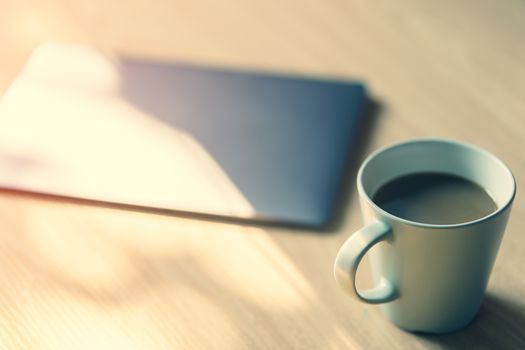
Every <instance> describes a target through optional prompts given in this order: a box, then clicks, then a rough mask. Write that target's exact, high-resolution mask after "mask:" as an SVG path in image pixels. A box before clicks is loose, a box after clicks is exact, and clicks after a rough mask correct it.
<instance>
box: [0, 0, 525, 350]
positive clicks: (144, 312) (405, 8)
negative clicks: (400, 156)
mask: <svg viewBox="0 0 525 350" xmlns="http://www.w3.org/2000/svg"><path fill="white" fill-rule="evenodd" d="M0 8H1V9H2V10H1V11H0V40H1V43H2V46H1V49H0V50H1V51H0V88H1V90H2V91H4V90H5V89H6V87H7V86H8V84H9V82H10V81H11V80H12V79H13V78H14V77H15V75H16V73H17V71H18V69H20V67H21V65H22V64H23V62H24V60H25V59H26V58H27V55H28V54H29V52H30V50H31V49H32V48H33V47H34V45H35V44H36V43H37V42H39V41H42V40H48V39H58V40H73V41H79V42H84V43H92V44H96V45H98V46H102V47H107V48H110V49H113V50H118V51H120V52H126V53H128V54H133V55H137V56H141V57H148V58H162V59H177V60H188V61H192V62H202V63H211V64H218V65H225V66H231V67H243V68H258V69H263V70H269V71H278V72H292V73H304V74H309V75H317V76H323V77H330V76H332V77H343V78H359V79H362V80H364V81H365V82H366V83H367V84H368V86H369V87H370V89H371V92H372V94H373V96H374V97H375V98H376V99H377V100H378V101H379V102H380V105H381V108H380V110H379V113H378V114H377V118H376V119H377V121H376V122H375V123H374V128H373V132H372V133H371V137H370V139H369V140H368V141H367V143H366V145H365V147H364V148H365V150H364V151H363V152H362V154H360V155H359V160H361V159H362V158H363V157H364V155H365V154H366V153H369V152H370V151H371V150H373V149H375V148H377V147H379V146H382V145H384V144H387V143H390V142H393V141H398V140H402V139H407V138H413V137H421V136H437V137H449V138H457V139H460V140H465V141H468V142H473V143H476V144H478V145H480V146H483V147H485V148H487V149H489V150H491V151H492V152H494V153H495V154H497V155H498V156H500V157H501V158H502V159H503V160H505V161H506V162H507V163H508V164H509V166H510V167H511V168H512V169H513V171H514V173H515V176H516V178H517V181H518V184H522V183H525V175H524V174H525V2H523V1H521V0H505V1H499V2H493V1H464V2H461V3H460V2H455V1H411V0H401V1H395V2H394V1H360V0H353V1H350V0H349V1H317V2H315V1H310V2H304V1H296V0H294V1H292V0H289V1H251V2H250V1H248V2H247V1H236V0H225V1H220V2H217V1H211V0H208V1H206V0H204V1H199V2H195V1H185V2H182V1H157V2H152V1H146V0H134V1H92V2H89V1H88V2H86V1H59V0H43V1H34V2H33V3H31V2H26V1H14V0H7V1H6V0H0ZM355 171H356V168H354V169H352V171H351V174H349V181H350V182H352V183H353V181H354V177H355ZM352 187H353V186H352ZM523 198H524V197H523V196H521V195H520V194H519V193H518V196H517V199H516V202H515V205H514V209H513V213H512V215H511V219H510V223H509V226H508V229H507V232H506V234H505V237H504V240H503V243H502V246H501V249H500V253H499V256H498V259H497V261H496V265H495V267H494V270H493V273H492V278H491V280H490V284H489V287H488V295H487V298H486V301H485V303H484V304H483V307H482V309H481V312H480V314H479V317H478V318H477V319H476V320H475V322H474V323H473V324H472V325H471V326H470V327H468V328H467V329H466V330H464V331H463V332H459V333H456V334H451V335H446V336H421V335H420V336H418V335H414V334H410V333H406V332H403V331H401V330H399V329H397V328H396V327H395V326H393V325H391V324H390V323H388V321H386V320H385V319H384V318H383V317H382V316H381V314H380V312H379V310H378V309H377V308H376V307H373V306H369V305H364V304H361V303H359V302H356V301H354V300H351V299H349V298H348V297H347V296H346V295H345V294H343V293H342V292H341V291H340V290H339V289H338V288H337V286H336V285H335V282H334V280H333V278H332V262H333V258H334V255H335V253H336V251H337V249H338V248H339V246H340V245H341V243H342V242H343V241H344V240H345V239H346V238H347V236H348V235H349V234H350V233H351V232H352V231H354V230H356V229H357V228H358V227H359V226H360V225H361V219H360V214H359V210H358V203H357V198H356V193H355V191H353V190H349V191H348V193H346V194H345V201H344V203H343V206H342V209H341V213H342V214H341V215H340V218H339V220H337V222H336V223H335V224H334V225H333V229H332V230H330V232H324V233H316V232H302V231H300V230H292V229H284V228H277V227H263V226H247V225H236V224H231V223H221V222H213V221H199V220H194V219H191V218H181V217H174V216H164V215H156V214H151V213H149V214H148V213H141V212H133V211H126V210H119V209H111V208H104V207H98V206H92V205H87V204H80V203H75V202H73V201H65V200H52V199H49V198H42V197H35V196H27V195H20V194H15V193H11V192H6V191H2V192H0V271H1V272H0V276H2V277H1V278H0V324H1V327H0V343H1V346H0V347H2V348H4V347H5V348H13V349H15V348H16V349H18V348H22V349H29V348H35V349H37V348H38V349H150V348H151V349H173V348H176V349H179V348H184V349H186V348H191V349H349V348H350V349H352V348H356V349H359V348H365V349H409V348H441V347H445V348H448V347H452V348H457V347H470V346H471V347H473V348H476V349H480V348H497V349H502V348H516V349H520V348H521V349H523V348H525V276H524V273H523V270H524V267H525V235H524V234H523V229H524V227H525V199H523ZM364 273H366V271H363V275H364ZM361 282H362V283H365V284H366V281H364V282H363V281H361Z"/></svg>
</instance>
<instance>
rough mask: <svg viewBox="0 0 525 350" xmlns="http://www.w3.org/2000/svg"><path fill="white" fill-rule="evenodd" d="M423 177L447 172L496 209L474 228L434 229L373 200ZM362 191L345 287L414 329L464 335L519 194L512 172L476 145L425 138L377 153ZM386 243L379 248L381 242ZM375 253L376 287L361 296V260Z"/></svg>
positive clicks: (364, 171)
mask: <svg viewBox="0 0 525 350" xmlns="http://www.w3.org/2000/svg"><path fill="white" fill-rule="evenodd" d="M418 172H444V173H449V174H453V175H458V176H461V177H463V178H466V179H468V180H470V181H472V182H474V183H476V184H478V185H480V186H481V187H482V188H484V189H485V190H486V191H487V193H488V194H489V195H490V196H491V197H492V198H493V199H494V201H495V202H496V204H497V209H496V210H495V211H494V212H492V213H491V214H489V215H487V216H485V217H483V218H480V219H477V220H474V221H470V222H465V223H460V224H452V225H435V224H425V223H418V222H412V221H409V220H405V219H402V218H400V217H396V216H394V215H392V214H390V213H388V212H386V211H384V210H383V209H381V208H380V207H378V206H377V205H376V204H375V203H374V202H373V201H372V199H371V198H372V197H373V195H374V194H375V192H376V191H377V190H378V189H379V188H380V187H381V186H382V185H384V184H385V183H387V182H388V181H390V180H392V179H394V178H397V177H399V176H403V175H407V174H411V173H418ZM357 187H358V190H359V197H360V202H361V209H362V211H363V217H364V221H365V226H364V227H363V228H361V229H360V230H358V231H357V232H355V233H354V234H353V235H352V236H351V237H350V238H348V240H347V241H346V242H345V243H344V244H343V246H342V247H341V249H340V250H339V253H338V254H337V258H336V260H335V266H334V274H335V278H336V280H337V282H338V284H339V285H340V286H341V287H342V288H343V289H345V290H346V291H348V292H349V293H350V294H352V295H354V296H355V297H357V298H358V299H360V300H361V301H364V302H366V303H371V304H381V309H382V311H383V312H384V314H385V315H386V316H387V317H388V318H389V319H390V320H391V321H392V322H393V323H394V324H396V325H398V326H399V327H401V328H404V329H407V330H410V331H420V332H430V333H445V332H451V331H454V330H458V329H461V328H463V327H464V326H466V325H467V324H469V323H470V321H471V320H472V319H473V318H474V316H475V315H476V313H477V311H478V309H479V307H480V305H481V301H482V299H483V295H484V292H485V289H486V286H487V282H488V279H489V275H490V271H491V270H492V265H493V264H494V260H495V258H496V254H497V251H498V248H499V245H500V241H501V238H502V236H503V231H504V229H505V225H506V223H507V219H508V216H509V212H510V208H511V205H512V201H513V199H514V195H515V192H516V184H515V181H514V178H513V176H512V173H511V172H510V170H509V169H508V168H507V166H505V164H503V162H501V161H500V160H499V159H498V158H496V157H495V156H494V155H492V154H490V153H489V152H487V151H485V150H483V149H481V148H478V147H476V146H473V145H469V144H465V143H461V142H456V141H450V140H443V139H420V140H413V141H408V142H402V143H398V144H395V145H391V146H388V147H385V148H383V149H380V150H378V151H376V152H374V153H373V154H372V155H371V156H369V157H368V158H367V159H366V160H365V162H364V163H363V165H362V166H361V168H360V170H359V173H358V176H357ZM378 243H380V244H378ZM376 244H378V245H377V248H376V249H374V250H373V251H371V252H370V261H371V265H372V273H373V275H374V280H375V282H376V287H374V288H372V289H370V290H362V291H361V290H358V289H357V288H356V284H355V276H356V272H357V268H358V265H359V262H360V261H361V259H362V258H363V256H364V255H365V254H366V253H367V251H368V250H369V249H370V248H371V247H372V246H374V245H376Z"/></svg>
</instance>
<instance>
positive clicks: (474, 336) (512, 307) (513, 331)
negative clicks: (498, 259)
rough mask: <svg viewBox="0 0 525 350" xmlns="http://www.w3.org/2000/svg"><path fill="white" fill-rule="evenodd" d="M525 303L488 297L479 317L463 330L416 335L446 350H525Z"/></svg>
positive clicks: (492, 296)
mask: <svg viewBox="0 0 525 350" xmlns="http://www.w3.org/2000/svg"><path fill="white" fill-rule="evenodd" d="M524 329H525V304H520V303H517V302H515V301H510V300H505V299H504V298H502V297H499V296H496V295H493V294H488V295H487V296H486V297H485V300H484V302H483V305H482V306H481V310H480V312H479V314H478V316H477V317H476V318H475V319H474V321H473V322H472V323H471V324H470V325H469V326H468V327H467V328H465V329H464V330H461V331H459V332H455V333H450V334H445V335H419V336H421V337H422V338H423V339H425V340H428V341H429V342H431V343H435V344H436V345H440V346H441V347H442V348H445V349H467V348H468V349H525V335H524V334H523V330H524Z"/></svg>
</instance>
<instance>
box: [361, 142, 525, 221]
mask: <svg viewBox="0 0 525 350" xmlns="http://www.w3.org/2000/svg"><path fill="white" fill-rule="evenodd" d="M425 142H439V143H444V144H449V145H454V146H459V147H463V148H468V149H470V150H473V151H475V152H478V153H481V154H484V155H485V156H488V157H489V158H492V159H493V160H494V161H496V162H497V163H499V164H500V165H501V166H503V168H504V169H505V170H506V171H507V172H508V174H509V175H510V179H511V181H512V194H511V195H510V196H509V198H508V199H507V200H506V201H505V204H504V205H502V206H500V207H498V208H497V209H496V210H494V211H493V212H491V213H490V214H488V215H485V216H482V217H481V218H478V219H476V220H471V221H465V222H460V223H457V224H430V223H423V222H417V221H412V220H408V219H404V218H402V217H399V216H396V215H394V214H391V213H389V212H387V211H386V210H384V209H383V208H381V207H380V206H378V205H377V204H376V203H374V201H373V200H372V198H370V196H369V195H368V193H367V192H366V191H365V189H364V188H363V181H362V179H363V172H364V169H365V168H366V166H367V165H368V164H369V163H370V162H371V161H372V160H373V159H374V158H376V157H377V156H378V155H379V154H381V153H383V152H385V151H388V150H391V149H394V148H398V147H402V146H406V145H409V144H413V143H425ZM357 189H358V191H359V193H360V194H361V195H362V196H363V197H364V198H365V200H366V201H367V203H368V204H369V205H370V206H371V207H372V208H374V210H376V211H378V212H380V213H381V214H382V215H383V216H386V217H388V218H389V219H392V220H395V221H399V222H401V223H403V224H406V225H410V226H417V227H425V228H459V227H466V226H471V225H475V224H478V223H481V222H484V221H486V220H489V219H491V218H493V217H495V216H498V215H499V214H501V213H502V212H504V211H505V210H507V208H508V207H510V206H511V204H512V202H513V201H514V198H515V197H516V179H515V178H514V175H513V174H512V171H511V170H510V168H509V167H508V166H507V164H505V163H504V162H503V161H502V160H501V159H500V158H498V157H496V156H495V155H494V154H492V153H491V152H489V151H487V150H485V149H484V148H481V147H479V146H476V145H473V144H470V143H467V142H462V141H456V140H451V139H446V138H432V137H429V138H417V139H410V140H405V141H400V142H394V143H391V144H388V145H386V146H383V147H381V148H379V149H377V150H376V151H374V152H372V153H371V154H370V155H369V156H368V157H366V159H365V160H364V161H363V164H361V166H360V167H359V171H358V174H357Z"/></svg>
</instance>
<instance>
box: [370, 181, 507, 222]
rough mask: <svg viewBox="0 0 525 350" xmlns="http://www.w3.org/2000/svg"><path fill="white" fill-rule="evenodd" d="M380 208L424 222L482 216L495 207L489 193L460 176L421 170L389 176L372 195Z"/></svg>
mask: <svg viewBox="0 0 525 350" xmlns="http://www.w3.org/2000/svg"><path fill="white" fill-rule="evenodd" d="M373 201H374V202H375V203H376V204H377V205H378V206H379V207H381V208H382V209H384V210H385V211H387V212H389V213H390V214H393V215H395V216H398V217H400V218H403V219H406V220H410V221H415V222H419V223H426V224H441V225H446V224H458V223H463V222H468V221H472V220H476V219H479V218H482V217H484V216H486V215H488V214H490V213H492V212H494V211H495V210H496V209H497V206H496V203H494V200H493V199H492V198H491V197H490V195H489V194H488V193H487V192H486V191H485V190H484V189H483V188H481V187H480V186H479V185H477V184H475V183H474V182H472V181H469V180H466V179H464V178H462V177H459V176H456V175H451V174H445V173H437V172H422V173H414V174H409V175H405V176H401V177H398V178H395V179H393V180H390V181H389V182H387V183H386V184H384V185H383V186H381V188H379V190H378V191H377V192H376V193H375V195H374V196H373Z"/></svg>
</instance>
